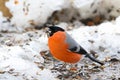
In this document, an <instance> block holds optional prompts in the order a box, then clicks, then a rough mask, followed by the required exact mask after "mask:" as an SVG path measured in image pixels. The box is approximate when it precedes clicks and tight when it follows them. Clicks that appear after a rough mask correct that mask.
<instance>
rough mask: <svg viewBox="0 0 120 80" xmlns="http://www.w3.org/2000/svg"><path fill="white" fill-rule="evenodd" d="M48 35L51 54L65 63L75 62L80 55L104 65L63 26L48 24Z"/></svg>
mask: <svg viewBox="0 0 120 80" xmlns="http://www.w3.org/2000/svg"><path fill="white" fill-rule="evenodd" d="M46 33H47V36H48V47H49V50H50V53H51V54H52V56H53V57H54V58H55V59H57V60H59V61H62V62H65V63H71V64H74V63H77V62H79V61H80V60H81V58H82V56H83V55H85V57H88V58H89V59H90V60H92V61H94V62H96V63H98V64H100V65H104V63H102V62H100V61H99V60H96V59H95V58H94V57H92V56H91V55H90V54H89V53H88V52H87V51H86V50H85V49H84V48H83V47H82V46H81V45H80V44H78V43H77V42H76V41H75V39H73V38H72V37H71V36H70V35H69V34H68V33H67V32H66V31H65V30H64V29H63V28H61V27H58V26H55V25H53V26H49V27H47V30H46Z"/></svg>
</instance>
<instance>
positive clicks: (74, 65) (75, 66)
mask: <svg viewBox="0 0 120 80" xmlns="http://www.w3.org/2000/svg"><path fill="white" fill-rule="evenodd" d="M77 69H78V67H77V64H71V65H70V71H77Z"/></svg>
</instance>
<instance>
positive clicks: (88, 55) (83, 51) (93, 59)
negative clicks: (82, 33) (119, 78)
mask: <svg viewBox="0 0 120 80" xmlns="http://www.w3.org/2000/svg"><path fill="white" fill-rule="evenodd" d="M78 53H79V54H83V55H85V56H86V57H88V58H89V59H91V60H92V61H94V62H97V63H99V64H101V65H104V63H102V62H100V61H98V60H96V59H95V58H94V57H91V56H90V54H88V53H87V51H85V49H83V48H82V47H81V46H80V51H79V52H78Z"/></svg>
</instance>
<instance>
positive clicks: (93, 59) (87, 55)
mask: <svg viewBox="0 0 120 80" xmlns="http://www.w3.org/2000/svg"><path fill="white" fill-rule="evenodd" d="M86 57H88V58H89V59H91V60H92V61H94V62H97V63H99V64H101V65H104V63H102V62H100V61H98V60H96V59H95V58H93V57H91V56H90V55H89V54H88V53H87V54H86Z"/></svg>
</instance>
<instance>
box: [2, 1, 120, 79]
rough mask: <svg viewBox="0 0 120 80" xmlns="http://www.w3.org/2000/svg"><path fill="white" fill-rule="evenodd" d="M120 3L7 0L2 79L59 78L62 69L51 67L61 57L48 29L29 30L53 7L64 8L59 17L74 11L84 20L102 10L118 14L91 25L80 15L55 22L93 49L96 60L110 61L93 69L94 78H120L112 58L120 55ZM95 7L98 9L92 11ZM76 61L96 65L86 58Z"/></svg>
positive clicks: (102, 12)
mask: <svg viewBox="0 0 120 80" xmlns="http://www.w3.org/2000/svg"><path fill="white" fill-rule="evenodd" d="M15 1H17V2H16V3H15ZM119 4H120V1H119V0H113V1H110V0H59V1H56V0H35V1H32V0H9V1H8V2H7V3H6V6H7V7H8V8H9V10H10V12H11V14H12V15H13V17H12V18H11V19H10V21H9V20H8V19H7V18H6V17H4V16H3V14H2V12H0V31H1V32H0V80H61V79H60V78H58V76H59V75H60V74H62V73H61V72H60V71H56V70H55V71H54V70H52V69H53V68H54V67H58V68H60V67H59V66H60V65H61V63H62V62H60V61H56V60H53V57H51V56H50V54H49V49H48V45H47V40H48V38H47V35H46V33H45V31H44V29H41V30H35V29H31V30H28V31H26V30H25V29H26V28H30V27H33V26H40V25H42V24H44V23H46V21H47V20H48V18H49V17H50V16H51V15H52V14H53V13H54V12H55V11H61V10H62V9H66V13H67V14H65V15H61V14H60V15H59V18H61V19H66V20H67V19H68V20H69V18H67V17H70V18H71V17H72V16H73V15H75V13H76V12H78V13H79V14H80V16H79V17H78V16H77V17H78V18H80V19H85V18H89V17H94V16H96V15H98V14H102V15H105V17H106V18H108V17H109V16H113V17H117V18H116V19H115V20H112V21H107V20H106V21H104V22H103V23H101V24H100V25H95V26H91V27H90V26H85V25H84V24H82V23H81V22H80V21H79V20H75V21H74V22H73V23H70V22H64V21H63V22H62V21H61V22H59V24H57V25H56V26H60V27H62V28H64V29H65V30H66V31H67V32H68V33H69V34H70V35H71V36H72V37H73V38H74V39H75V40H76V41H77V42H78V43H79V44H80V45H81V46H82V47H83V48H84V49H85V50H87V51H88V52H90V51H91V50H93V51H95V52H96V53H97V55H98V57H97V59H98V60H100V61H103V62H105V63H106V64H105V68H104V70H102V71H100V72H97V73H96V72H95V74H94V73H90V77H91V78H90V80H111V79H112V78H113V79H114V78H115V79H119V78H120V77H119V75H120V71H119V70H120V64H119V63H113V64H111V63H110V62H109V61H110V60H111V59H113V58H115V59H117V60H119V59H120V41H119V40H120V16H119V8H120V6H119ZM71 9H72V10H71ZM67 10H68V12H67ZM95 10H97V12H96V13H94V14H93V12H94V11H95ZM108 10H110V12H109V11H108ZM70 12H71V13H70ZM108 12H109V13H108ZM75 16H76V15H75ZM46 57H47V58H46ZM84 62H87V63H84ZM54 63H55V64H54ZM77 64H78V65H79V66H85V65H86V64H88V65H89V68H92V67H93V65H92V62H90V61H89V60H87V59H85V58H84V57H83V59H82V60H81V61H80V62H79V63H77ZM56 65H57V66H56ZM83 71H86V70H83ZM64 73H67V71H66V72H64ZM68 73H69V72H68ZM88 74H89V72H88ZM70 77H72V76H70ZM63 79H64V78H63ZM68 80H70V79H68ZM76 80H77V79H76ZM78 80H79V79H78Z"/></svg>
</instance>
